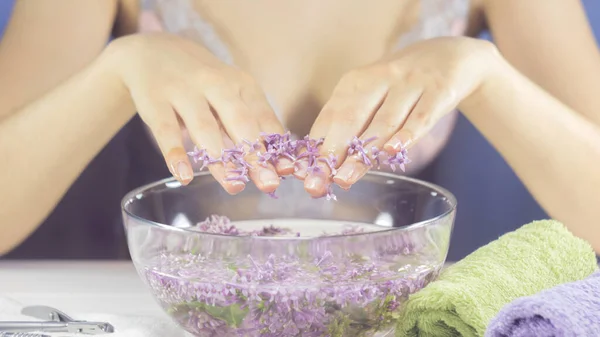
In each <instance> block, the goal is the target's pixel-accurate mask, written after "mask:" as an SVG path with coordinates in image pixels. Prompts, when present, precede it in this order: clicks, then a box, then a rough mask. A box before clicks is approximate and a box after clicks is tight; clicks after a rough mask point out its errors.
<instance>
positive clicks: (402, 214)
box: [122, 172, 456, 337]
mask: <svg viewBox="0 0 600 337" xmlns="http://www.w3.org/2000/svg"><path fill="white" fill-rule="evenodd" d="M335 192H336V194H337V197H338V200H337V201H333V200H331V201H327V200H324V199H312V198H310V197H309V195H308V194H307V193H306V192H305V191H304V190H303V186H302V183H301V182H300V181H298V180H296V179H292V178H290V179H286V180H284V181H282V185H281V187H280V188H279V189H278V191H277V195H278V199H273V198H272V197H270V196H268V195H265V194H263V193H261V192H260V191H258V189H256V188H255V187H254V186H253V185H251V184H248V186H247V187H246V189H245V190H244V191H243V192H242V193H240V194H239V195H237V196H230V195H229V194H227V193H226V192H225V191H223V190H222V188H221V187H220V186H219V184H218V183H217V182H216V181H215V180H214V179H213V178H212V177H211V176H209V175H208V174H205V173H201V174H198V175H196V177H195V179H194V180H193V182H192V183H191V184H190V185H188V186H185V187H183V186H181V185H180V184H179V183H178V182H177V181H175V180H173V179H167V180H162V181H159V182H156V183H153V184H150V185H147V186H144V187H141V188H138V189H136V190H134V191H132V192H130V193H129V194H128V195H127V196H126V197H125V198H124V200H123V203H122V207H123V217H124V222H125V227H126V231H127V239H128V244H129V250H130V253H131V257H132V260H133V262H134V264H135V267H136V269H137V271H138V273H139V275H140V277H141V278H142V279H143V280H144V282H145V283H146V284H147V285H148V287H149V288H150V291H151V292H152V294H153V295H154V297H155V298H156V300H157V301H158V303H160V305H161V306H162V308H163V309H164V310H165V312H167V313H168V314H169V315H170V316H171V317H172V318H173V319H174V320H175V321H176V322H177V323H178V324H179V325H180V326H181V327H182V328H184V329H185V330H187V331H188V332H190V333H192V334H194V335H196V336H220V337H223V336H225V337H227V336H250V337H252V336H267V337H268V336H387V335H388V334H391V333H392V332H393V330H394V320H395V318H397V317H398V313H399V312H400V310H402V304H403V302H404V301H405V300H406V298H407V297H408V295H410V294H411V293H414V292H416V291H418V290H419V289H421V288H423V287H424V286H425V285H427V284H428V283H429V282H431V281H432V280H433V279H435V277H436V276H437V275H438V272H439V271H440V269H441V268H442V266H443V264H444V261H445V259H446V254H447V252H448V245H449V241H450V235H451V232H452V227H453V223H454V215H455V212H456V199H455V198H454V196H453V195H452V194H451V193H449V192H448V191H446V190H445V189H443V188H441V187H438V186H435V185H433V184H429V183H426V182H423V181H419V180H415V179H411V178H406V177H401V176H397V175H392V174H387V173H379V172H373V173H369V174H367V175H366V176H365V177H364V178H362V179H361V180H360V181H359V182H358V183H357V184H356V185H354V186H353V187H352V189H350V190H349V191H341V190H338V189H336V190H335ZM212 215H218V216H225V217H227V218H228V219H229V220H230V221H231V223H227V222H226V221H224V220H226V219H223V218H219V217H215V218H213V219H212V221H213V223H212V225H215V223H216V222H220V224H219V225H220V226H221V229H223V228H225V229H226V230H229V229H228V228H230V226H231V225H234V226H235V227H236V229H237V230H240V231H246V232H249V231H253V230H255V233H263V234H264V233H267V234H268V233H275V232H277V231H275V230H274V229H273V228H271V227H268V226H270V225H272V224H274V225H275V226H277V227H286V228H288V229H289V231H288V232H285V231H284V232H282V231H279V232H278V233H279V234H280V235H279V236H275V237H269V236H256V235H245V236H232V235H224V234H215V233H208V232H203V230H204V231H205V230H207V228H206V223H207V222H205V223H204V224H205V226H204V227H202V226H200V227H199V226H197V224H198V223H201V222H203V221H205V220H206V219H207V217H210V216H212ZM263 226H267V228H266V229H264V230H261V229H262V228H263ZM324 233H326V234H324Z"/></svg>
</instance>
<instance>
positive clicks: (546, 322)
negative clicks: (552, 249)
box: [485, 273, 600, 337]
mask: <svg viewBox="0 0 600 337" xmlns="http://www.w3.org/2000/svg"><path fill="white" fill-rule="evenodd" d="M599 334H600V273H595V274H593V275H592V276H590V277H588V278H587V279H585V280H582V281H576V282H571V283H566V284H562V285H559V286H557V287H555V288H552V289H548V290H544V291H542V292H541V293H539V294H536V295H533V296H529V297H522V298H519V299H516V300H514V301H513V302H512V303H510V304H508V305H507V306H505V307H504V308H503V309H502V310H501V311H500V313H499V314H498V316H496V317H495V318H494V319H492V322H491V323H490V325H489V326H488V328H487V331H486V333H485V335H486V336H489V337H527V336H536V337H567V336H573V337H597V336H598V335H599Z"/></svg>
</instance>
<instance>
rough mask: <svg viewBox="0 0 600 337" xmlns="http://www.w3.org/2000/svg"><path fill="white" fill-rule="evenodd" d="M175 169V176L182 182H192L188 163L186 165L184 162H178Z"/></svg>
mask: <svg viewBox="0 0 600 337" xmlns="http://www.w3.org/2000/svg"><path fill="white" fill-rule="evenodd" d="M175 167H176V172H175V175H176V176H178V177H179V179H181V180H182V181H184V182H185V181H189V180H192V177H193V175H194V173H193V172H192V168H191V166H190V165H189V164H188V163H186V162H184V161H180V162H179V163H177V166H175Z"/></svg>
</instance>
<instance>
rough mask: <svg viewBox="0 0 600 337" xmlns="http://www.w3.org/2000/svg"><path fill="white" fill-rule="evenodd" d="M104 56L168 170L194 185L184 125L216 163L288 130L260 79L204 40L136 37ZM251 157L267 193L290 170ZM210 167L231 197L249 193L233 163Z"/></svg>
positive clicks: (119, 42) (255, 179) (253, 173)
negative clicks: (263, 137)
mask: <svg viewBox="0 0 600 337" xmlns="http://www.w3.org/2000/svg"><path fill="white" fill-rule="evenodd" d="M104 57H106V58H108V59H109V60H110V61H109V62H111V67H110V68H111V69H115V71H116V73H117V75H118V76H119V77H120V78H121V80H122V82H123V83H124V85H125V86H126V87H127V88H128V89H129V92H130V94H131V97H132V99H133V102H134V103H135V106H136V109H137V111H138V113H139V115H140V116H141V118H142V120H143V121H144V122H145V123H146V124H147V125H148V126H149V128H150V130H151V131H152V133H153V135H154V137H155V138H156V141H157V143H158V146H159V148H160V150H161V152H162V154H163V156H164V158H165V161H166V163H167V166H168V167H169V170H170V171H171V173H172V174H173V176H175V177H176V178H177V179H178V180H179V181H180V182H181V183H183V184H188V183H189V182H190V181H191V180H192V178H193V171H192V166H191V164H190V160H189V158H188V155H187V154H186V151H185V149H184V146H183V140H182V127H185V128H186V129H187V131H188V132H189V134H190V138H191V139H192V141H193V142H194V143H195V144H196V146H197V147H198V148H200V149H205V150H206V152H207V154H208V155H209V156H210V158H219V157H221V154H222V150H223V149H225V148H231V147H233V145H234V144H244V141H249V142H255V141H257V140H258V139H259V137H260V134H261V132H265V133H283V131H284V130H283V127H282V125H281V124H280V122H279V121H278V119H277V117H276V116H275V114H274V112H273V110H272V109H271V107H270V106H269V104H268V102H267V100H266V97H265V96H264V94H263V93H262V90H261V89H260V88H259V86H258V85H257V84H256V82H254V80H253V79H252V78H251V77H250V76H249V75H247V74H245V73H243V72H242V71H240V70H238V69H235V68H233V67H230V66H228V65H226V64H224V63H222V62H221V61H219V60H218V59H217V58H216V57H214V56H213V55H212V54H211V53H210V52H208V51H207V50H206V49H205V48H203V47H202V46H201V45H199V44H198V43H195V42H193V41H190V40H186V39H184V38H181V37H177V36H174V35H169V34H149V35H132V36H128V37H124V38H121V39H118V40H115V41H114V42H112V43H111V45H110V46H109V47H108V48H107V50H106V52H105V55H104ZM257 144H258V145H257V146H258V148H256V150H258V151H263V152H264V147H263V146H262V143H261V142H260V143H257ZM250 157H251V158H250ZM245 159H246V161H247V162H248V163H249V164H250V167H249V168H248V169H249V172H248V174H249V177H250V179H251V180H252V181H253V182H254V183H255V184H256V186H257V187H258V188H259V189H260V190H262V191H264V192H267V193H268V192H273V191H274V190H275V189H276V188H277V187H278V186H279V179H280V178H279V174H285V173H286V172H285V171H286V170H289V169H290V168H289V167H287V168H286V167H282V168H281V170H280V172H277V170H276V169H275V168H274V167H273V166H272V165H271V164H267V165H258V163H257V160H258V158H257V156H255V155H252V156H248V157H247V158H245ZM226 166H227V167H226ZM278 166H279V164H278ZM228 168H229V170H228ZM208 169H209V171H210V172H211V174H212V175H213V176H214V177H215V178H216V179H217V180H218V181H219V182H220V183H221V185H222V186H223V187H224V188H225V190H226V191H227V192H229V193H232V194H236V193H239V192H240V191H242V190H243V189H244V187H245V183H246V181H244V180H243V179H241V178H240V175H239V172H238V173H235V172H233V171H234V170H231V169H232V167H231V166H230V165H229V164H223V163H222V162H219V161H214V162H211V164H210V165H208ZM292 169H293V167H292ZM287 173H289V172H287Z"/></svg>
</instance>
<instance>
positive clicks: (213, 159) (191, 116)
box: [173, 96, 246, 194]
mask: <svg viewBox="0 0 600 337" xmlns="http://www.w3.org/2000/svg"><path fill="white" fill-rule="evenodd" d="M189 97H190V96H188V98H183V97H181V98H178V99H174V100H173V105H174V107H175V110H176V111H177V113H178V114H179V116H180V118H181V119H182V120H183V123H184V124H185V126H186V128H187V130H188V132H189V134H190V138H191V139H192V141H193V142H194V144H195V145H196V147H197V148H198V149H200V152H198V153H195V154H194V155H193V157H194V159H195V160H200V161H202V166H203V167H206V168H208V170H209V172H210V173H211V174H212V175H213V177H214V178H215V179H216V180H217V181H218V182H219V184H221V186H223V188H224V189H225V191H227V192H228V193H230V194H238V193H240V192H241V191H243V190H244V188H245V187H246V182H245V181H244V180H243V179H233V178H234V177H235V175H233V174H231V172H229V171H228V170H226V169H229V170H231V165H229V166H228V167H226V165H225V164H223V162H221V161H219V160H218V158H220V157H221V151H222V150H223V149H224V148H225V144H224V141H223V137H224V132H223V131H222V130H221V128H220V126H219V124H218V123H217V121H216V120H215V118H214V116H213V115H212V113H211V111H210V107H209V106H208V103H207V102H206V100H204V99H196V100H190V99H189Z"/></svg>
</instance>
